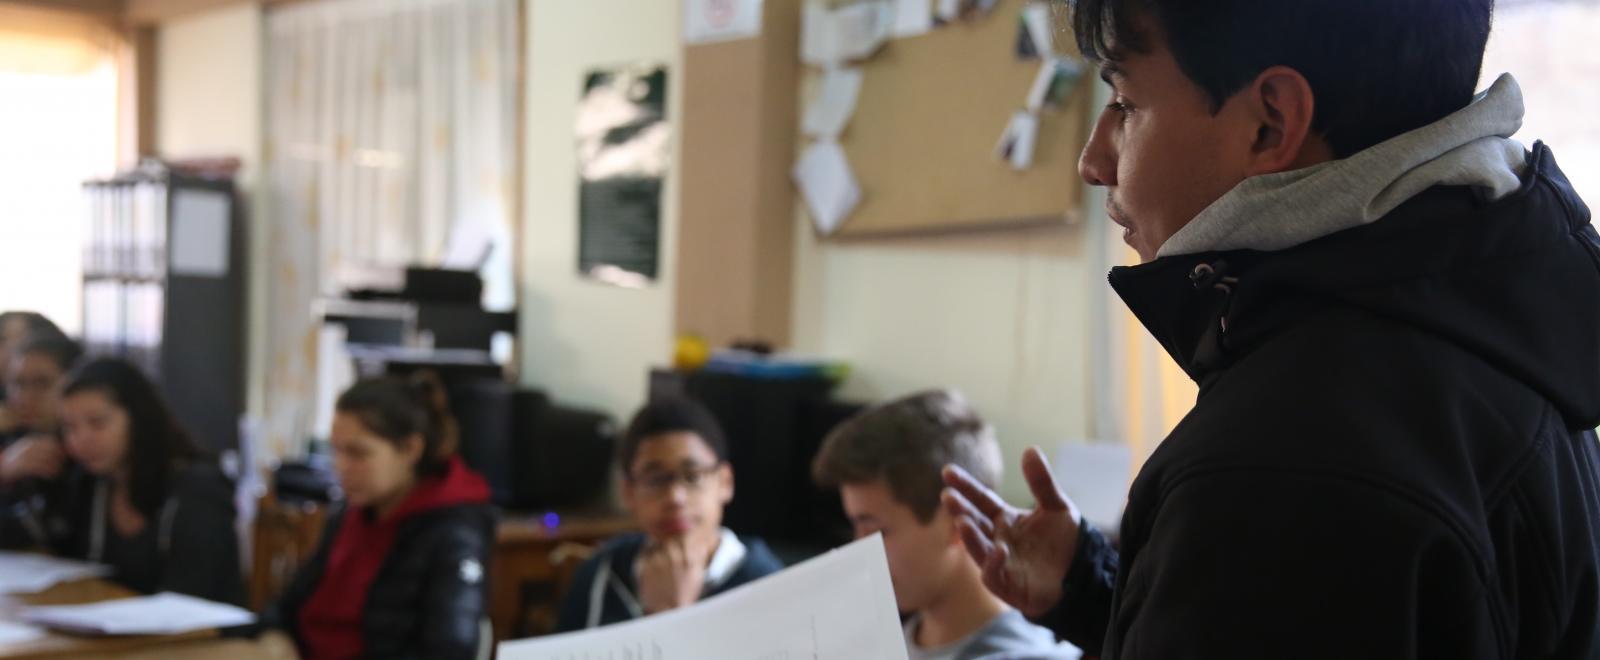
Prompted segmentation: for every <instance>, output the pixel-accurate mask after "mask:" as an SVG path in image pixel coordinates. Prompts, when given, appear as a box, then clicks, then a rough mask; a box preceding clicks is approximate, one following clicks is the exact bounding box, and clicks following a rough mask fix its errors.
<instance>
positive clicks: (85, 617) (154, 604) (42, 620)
mask: <svg viewBox="0 0 1600 660" xmlns="http://www.w3.org/2000/svg"><path fill="white" fill-rule="evenodd" d="M22 618H23V619H24V620H26V621H28V622H30V623H35V624H38V625H41V626H47V627H50V628H55V629H57V630H66V631H71V632H77V633H85V634H91V635H180V634H183V633H187V632H194V631H196V630H209V629H213V628H232V627H235V626H244V625H249V624H252V623H255V621H256V615H254V614H251V613H250V612H249V611H248V610H244V609H241V608H238V607H234V606H232V605H223V604H222V603H213V602H211V601H208V600H202V599H199V598H195V597H193V596H185V595H182V594H174V593H160V594H156V595H154V596H141V597H139V598H121V599H117V600H108V601H105V602H101V603H94V604H91V605H55V606H50V607H30V608H28V609H26V610H23V613H22Z"/></svg>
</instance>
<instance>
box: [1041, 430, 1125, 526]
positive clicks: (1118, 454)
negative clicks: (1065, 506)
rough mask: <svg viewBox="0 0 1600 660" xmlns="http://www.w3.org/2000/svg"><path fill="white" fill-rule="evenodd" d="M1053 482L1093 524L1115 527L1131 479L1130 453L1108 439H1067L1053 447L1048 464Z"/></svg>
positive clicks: (1119, 517) (1118, 520) (1117, 523)
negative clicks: (1067, 441) (1086, 440)
mask: <svg viewBox="0 0 1600 660" xmlns="http://www.w3.org/2000/svg"><path fill="white" fill-rule="evenodd" d="M1050 467H1051V468H1052V469H1053V471H1054V472H1055V475H1056V483H1057V484H1059V485H1060V486H1061V489H1062V490H1063V491H1066V493H1067V497H1070V498H1072V501H1073V503H1074V504H1077V505H1078V510H1079V511H1081V512H1083V517H1084V518H1087V519H1088V520H1089V522H1091V523H1094V525H1095V526H1096V527H1099V528H1101V529H1105V530H1113V531H1114V530H1116V529H1117V527H1118V526H1119V525H1120V524H1121V522H1122V507H1123V505H1124V504H1126V503H1127V501H1128V487H1129V485H1130V484H1131V483H1132V481H1133V454H1132V452H1130V451H1129V450H1128V446H1127V445H1124V444H1120V443H1110V442H1069V443H1065V444H1063V445H1061V447H1060V448H1059V449H1057V450H1056V458H1055V462H1054V464H1052V465H1051V466H1050Z"/></svg>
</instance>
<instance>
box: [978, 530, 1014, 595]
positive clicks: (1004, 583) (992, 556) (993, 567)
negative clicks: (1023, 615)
mask: <svg viewBox="0 0 1600 660" xmlns="http://www.w3.org/2000/svg"><path fill="white" fill-rule="evenodd" d="M1010 557H1011V550H1010V548H1007V547H1006V546H1005V544H998V545H996V546H995V549H994V552H991V553H989V556H988V558H987V559H986V560H985V561H983V562H981V563H980V564H979V565H980V566H982V567H983V585H984V586H985V587H988V588H989V591H990V592H992V593H993V594H994V595H996V596H999V597H1000V599H1001V600H1004V601H1007V602H1011V601H1013V600H1015V597H1016V596H1018V595H1019V594H1013V593H1012V591H1013V588H1014V586H1013V584H1012V581H1011V574H1010V573H1009V572H1007V571H1006V560H1007V559H1009V558H1010ZM1013 604H1014V603H1013Z"/></svg>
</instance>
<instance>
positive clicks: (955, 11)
mask: <svg viewBox="0 0 1600 660" xmlns="http://www.w3.org/2000/svg"><path fill="white" fill-rule="evenodd" d="M937 13H938V16H939V20H941V21H944V22H946V23H949V22H951V21H954V20H956V19H958V18H961V0H939V11H938V12H937Z"/></svg>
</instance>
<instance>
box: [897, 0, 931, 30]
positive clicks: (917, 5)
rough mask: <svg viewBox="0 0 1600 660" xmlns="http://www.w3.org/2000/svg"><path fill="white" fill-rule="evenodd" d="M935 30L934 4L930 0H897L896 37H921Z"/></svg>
mask: <svg viewBox="0 0 1600 660" xmlns="http://www.w3.org/2000/svg"><path fill="white" fill-rule="evenodd" d="M932 31H933V6H932V5H930V4H928V0H895V3H894V29H893V30H891V34H893V35H894V37H895V38H896V39H905V38H909V37H919V36H922V35H924V34H927V33H929V32H932Z"/></svg>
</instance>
